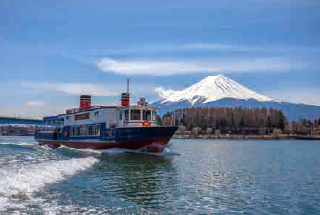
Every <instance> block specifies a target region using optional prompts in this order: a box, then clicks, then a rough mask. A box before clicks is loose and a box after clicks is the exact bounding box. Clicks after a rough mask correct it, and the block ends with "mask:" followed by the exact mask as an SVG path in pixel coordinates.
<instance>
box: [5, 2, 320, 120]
mask: <svg viewBox="0 0 320 215" xmlns="http://www.w3.org/2000/svg"><path fill="white" fill-rule="evenodd" d="M319 11H320V1H318V0H305V1H298V0H281V1H280V0H277V1H276V0H269V1H263V0H247V1H231V0H226V1H215V0H210V1H209V0H208V1H201V0H198V1H187V0H184V1H181V0H177V1H167V0H163V1H150V0H148V1H147V0H145V1H129V0H126V1H106V0H104V1H93V0H90V1H69V0H64V1H14V0H0V75H1V76H0V77H1V79H0V82H1V83H0V90H1V91H0V111H1V115H11V116H15V115H17V114H18V115H19V114H20V116H25V117H42V116H43V115H48V114H49V115H50V114H56V113H59V112H62V111H64V109H65V108H69V107H77V106H78V103H79V102H78V95H79V94H80V93H83V92H86V93H92V94H93V95H94V97H93V102H94V103H95V104H103V105H107V104H118V103H119V97H118V95H119V94H120V92H122V91H123V90H125V84H126V78H130V79H131V83H132V86H131V92H132V94H133V96H134V99H137V97H140V96H145V97H147V99H148V100H149V101H151V102H152V101H156V100H158V99H159V96H158V95H157V93H156V92H155V90H154V89H155V88H156V87H162V88H164V89H168V90H169V89H173V90H180V89H183V88H185V87H186V86H189V85H191V84H193V83H196V82H197V81H199V80H201V79H203V78H205V77H206V76H208V75H217V74H220V73H222V74H224V75H226V76H228V77H230V78H232V79H234V80H235V81H238V82H240V83H241V84H243V85H245V86H247V87H249V88H251V89H253V90H255V91H258V92H259V93H263V94H266V95H268V96H271V97H275V98H278V99H282V100H285V101H289V102H303V103H308V104H317V105H320V96H319V95H320V85H319V80H320V70H319V68H320V61H319V59H320V13H319Z"/></svg>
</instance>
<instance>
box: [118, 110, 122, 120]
mask: <svg viewBox="0 0 320 215" xmlns="http://www.w3.org/2000/svg"><path fill="white" fill-rule="evenodd" d="M119 120H122V112H121V111H120V113H119Z"/></svg>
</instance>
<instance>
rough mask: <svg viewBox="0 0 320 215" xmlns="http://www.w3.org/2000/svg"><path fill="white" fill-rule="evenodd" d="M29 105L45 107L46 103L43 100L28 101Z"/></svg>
mask: <svg viewBox="0 0 320 215" xmlns="http://www.w3.org/2000/svg"><path fill="white" fill-rule="evenodd" d="M27 105H28V106H33V107H44V106H45V103H44V102H43V101H28V102H27Z"/></svg>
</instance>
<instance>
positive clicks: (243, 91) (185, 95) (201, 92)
mask: <svg viewBox="0 0 320 215" xmlns="http://www.w3.org/2000/svg"><path fill="white" fill-rule="evenodd" d="M222 98H234V99H244V100H247V99H255V100H257V101H261V102H266V101H277V100H275V99H272V98H269V97H268V96H265V95H261V94H259V93H256V92H254V91H252V90H250V89H248V88H246V87H244V86H242V85H241V84H239V83H237V82H235V81H233V80H231V79H229V78H227V77H225V76H223V75H217V76H208V77H207V78H205V79H203V80H201V81H200V82H198V83H196V84H194V85H192V86H191V87H188V88H186V89H185V90H182V91H172V92H171V95H169V96H168V97H167V98H165V99H164V100H162V103H166V102H180V101H184V100H186V101H189V102H190V103H192V104H195V103H196V102H199V101H200V100H201V102H202V103H208V102H213V101H217V100H219V99H222Z"/></svg>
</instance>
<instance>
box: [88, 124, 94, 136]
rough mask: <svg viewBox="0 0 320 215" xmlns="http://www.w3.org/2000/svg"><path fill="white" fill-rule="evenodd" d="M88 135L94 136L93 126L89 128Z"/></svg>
mask: <svg viewBox="0 0 320 215" xmlns="http://www.w3.org/2000/svg"><path fill="white" fill-rule="evenodd" d="M88 135H89V136H92V135H93V129H92V125H89V126H88Z"/></svg>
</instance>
